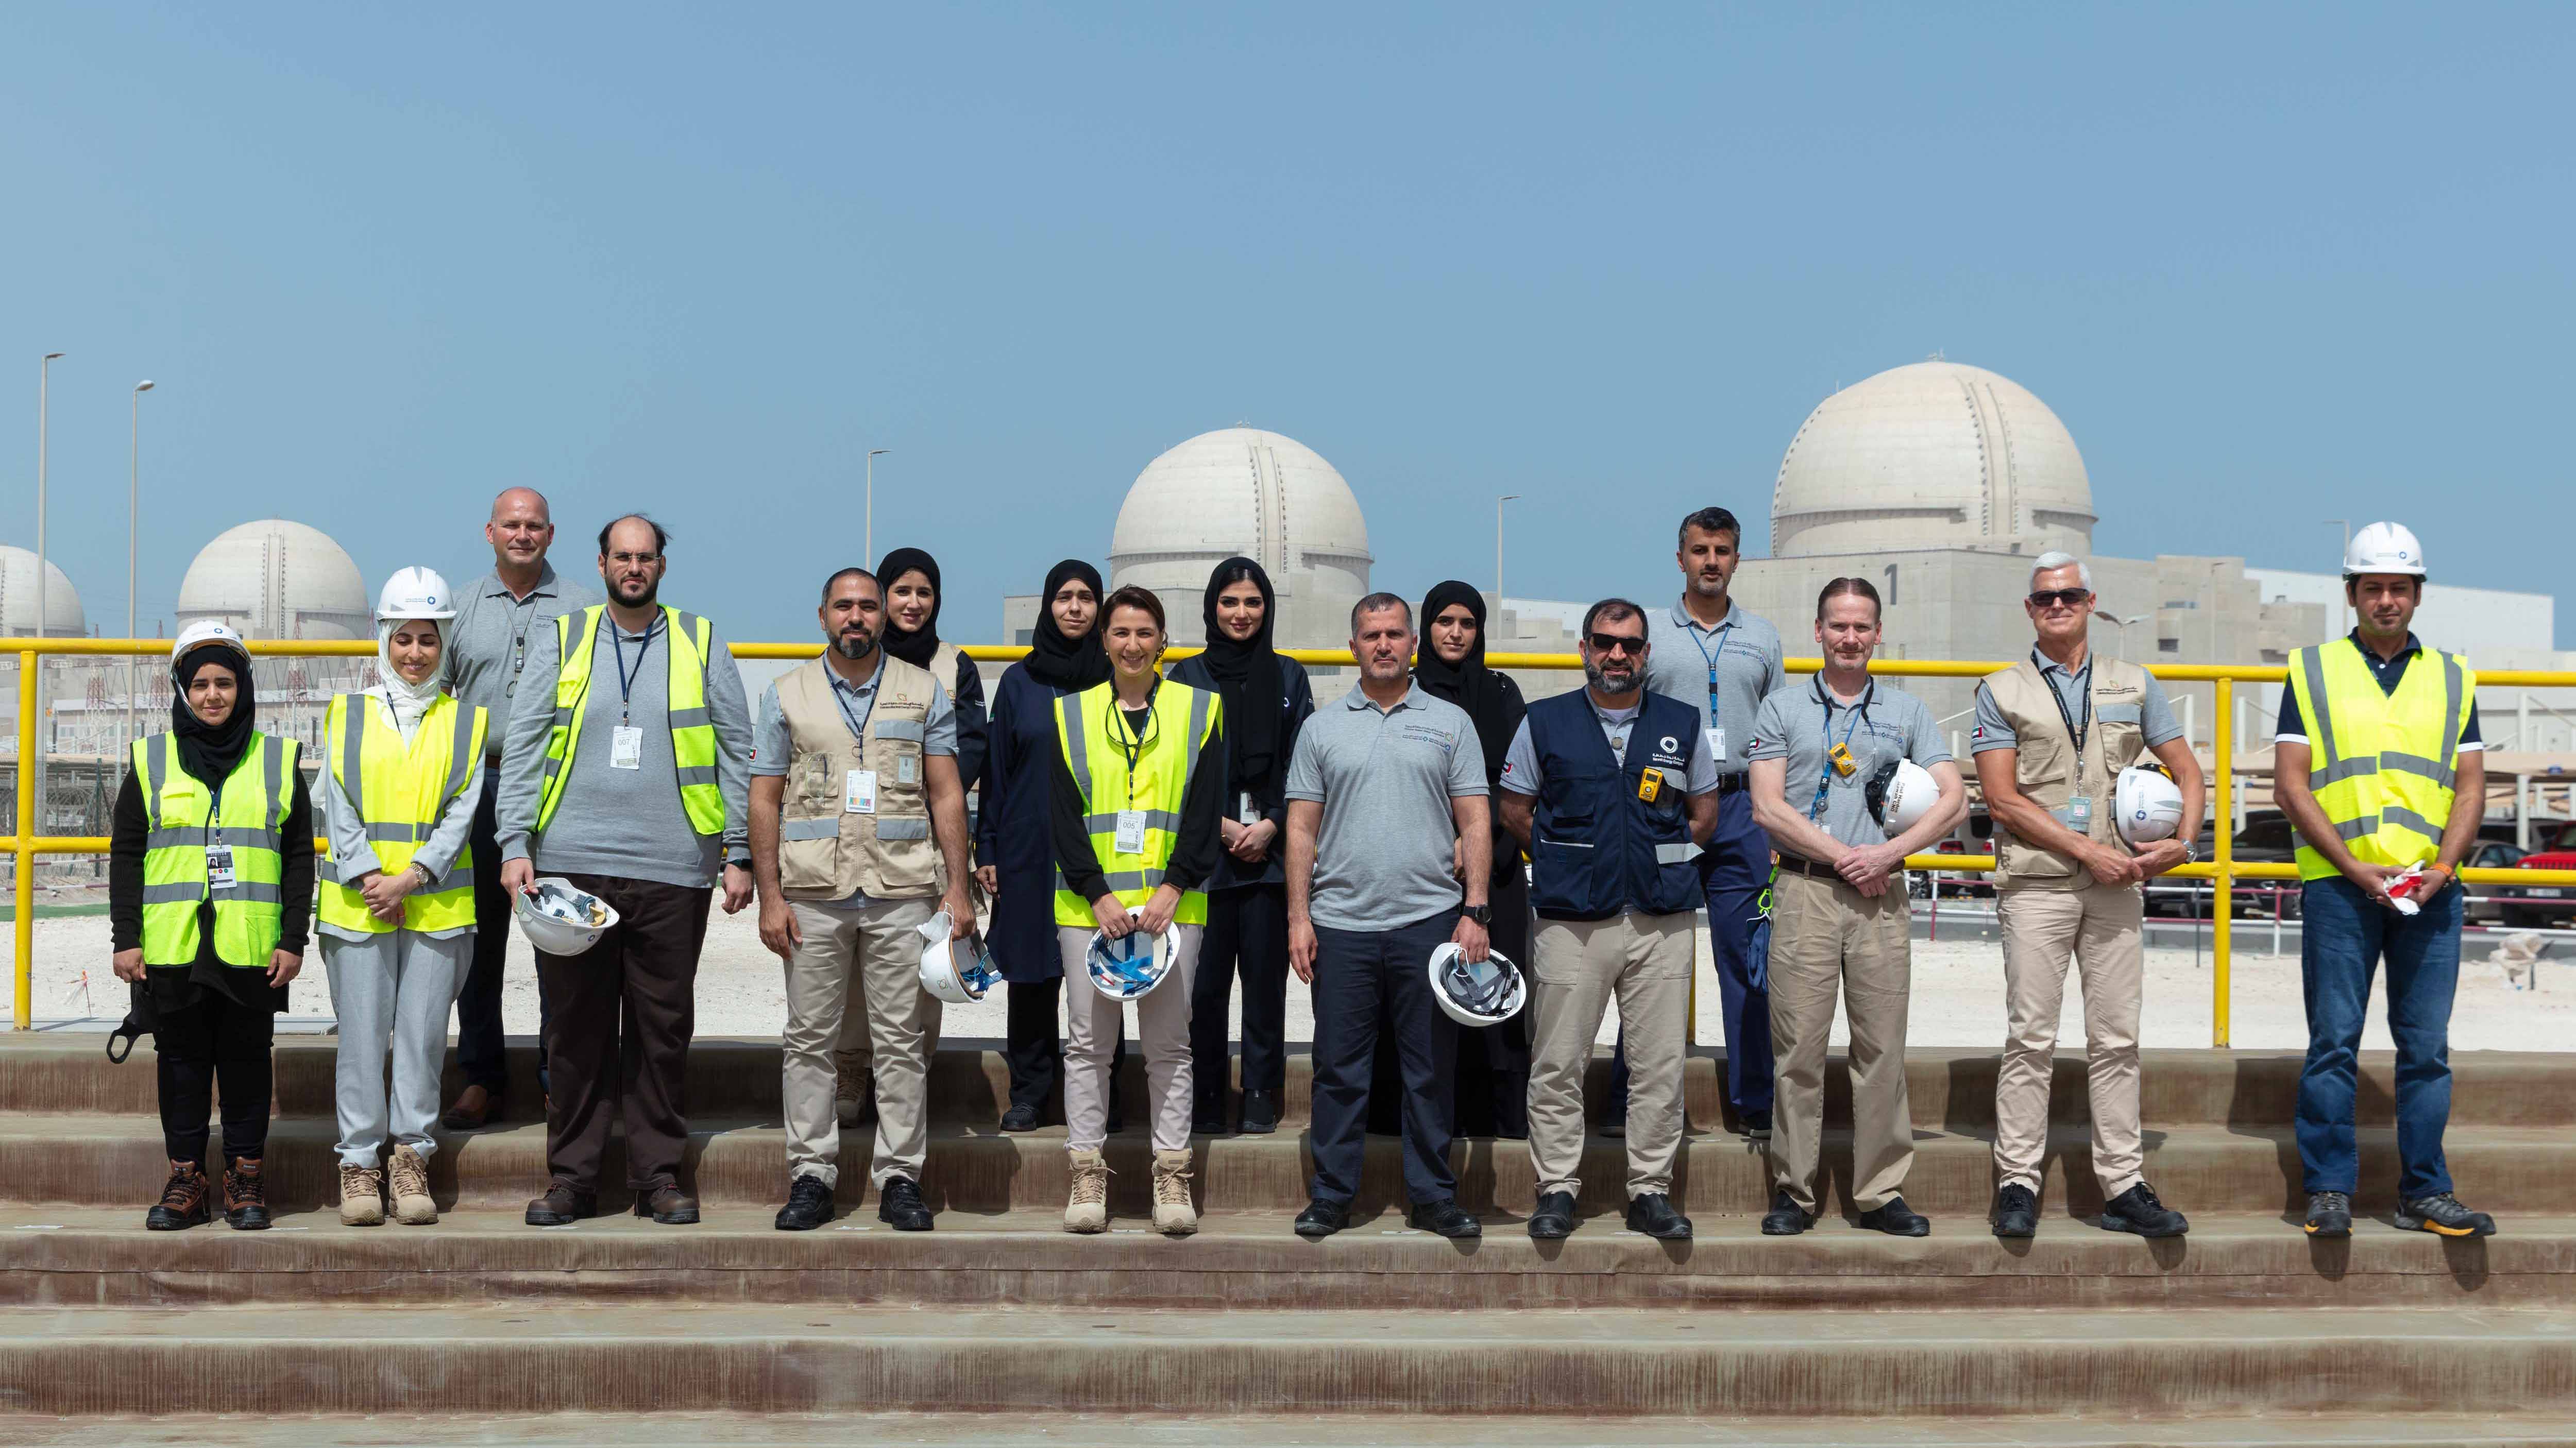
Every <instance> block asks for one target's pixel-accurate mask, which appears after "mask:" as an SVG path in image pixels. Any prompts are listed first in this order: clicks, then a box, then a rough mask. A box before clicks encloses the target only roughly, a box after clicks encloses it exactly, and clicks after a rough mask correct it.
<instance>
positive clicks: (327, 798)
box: [313, 689, 493, 940]
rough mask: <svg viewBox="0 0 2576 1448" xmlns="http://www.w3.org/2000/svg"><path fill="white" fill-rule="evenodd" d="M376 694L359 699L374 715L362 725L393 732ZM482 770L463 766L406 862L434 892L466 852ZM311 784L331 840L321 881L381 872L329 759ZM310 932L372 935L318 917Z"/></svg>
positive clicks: (478, 765) (477, 764) (439, 933)
mask: <svg viewBox="0 0 2576 1448" xmlns="http://www.w3.org/2000/svg"><path fill="white" fill-rule="evenodd" d="M378 693H379V691H377V690H372V689H371V690H369V691H367V692H366V693H364V694H361V695H360V696H359V698H361V699H362V700H364V701H365V704H366V707H367V708H368V709H371V710H373V711H374V712H375V717H374V718H373V719H370V720H368V721H367V724H368V727H370V728H374V729H394V728H397V727H398V726H397V725H396V724H395V723H394V718H393V711H392V710H391V709H389V708H387V707H386V706H385V704H384V701H383V700H382V699H381V698H379V697H378ZM492 728H493V724H492V723H491V721H486V722H485V725H484V729H485V732H486V734H487V735H488V734H489V732H490V731H491V729H492ZM482 769H483V761H482V760H479V759H477V760H475V761H473V762H472V763H470V764H468V765H467V766H466V774H465V787H464V788H463V789H460V790H458V791H457V792H456V793H455V794H453V795H451V796H449V798H448V801H447V803H446V804H444V805H442V806H440V807H439V811H438V823H437V825H436V827H434V828H433V829H431V831H430V832H429V838H428V839H427V840H424V841H422V842H421V847H420V848H419V849H418V850H416V851H414V852H413V854H412V857H411V863H413V864H415V865H418V866H420V867H421V869H422V870H423V871H425V872H427V873H428V875H429V886H430V888H431V889H433V890H434V889H437V888H438V887H439V886H440V885H443V884H445V883H446V881H447V872H448V871H449V870H450V869H452V868H453V867H454V866H455V864H456V857H457V856H458V855H460V854H463V853H464V852H465V841H466V838H467V837H468V836H469V835H471V834H472V833H473V832H474V805H475V801H477V800H478V799H480V798H482V795H483V778H482ZM313 783H314V791H315V793H316V794H318V795H319V796H320V799H319V803H320V804H321V806H322V837H323V838H324V839H327V840H329V841H330V842H331V858H330V859H328V860H325V861H323V862H321V864H320V872H321V875H322V878H323V879H325V880H336V881H339V882H341V883H343V884H350V883H355V882H356V880H357V878H358V877H359V876H360V875H363V874H366V873H367V872H368V871H370V870H381V869H383V868H384V862H383V861H381V860H379V859H377V858H376V847H375V846H374V845H372V844H369V843H368V842H367V822H366V820H365V819H363V818H362V817H360V815H359V814H358V807H357V806H356V805H354V804H351V803H350V802H349V791H348V790H347V789H345V788H343V787H342V786H341V784H340V780H339V776H337V775H335V774H333V773H332V772H331V764H330V761H329V760H324V761H323V763H322V773H321V776H320V777H319V778H317V779H315V780H314V782H313ZM314 928H315V929H317V930H320V931H321V932H322V933H323V934H325V935H337V936H340V937H342V938H344V939H352V940H364V939H368V938H370V936H371V932H366V931H351V930H342V929H340V928H339V927H337V926H335V925H332V924H331V923H330V922H328V921H325V920H322V919H321V918H320V917H319V916H318V915H317V916H316V917H315V924H314ZM473 928H474V927H473V926H471V925H460V926H457V927H456V928H455V929H453V930H432V931H428V932H425V933H426V934H428V935H430V936H431V937H433V938H444V937H446V936H450V935H463V934H464V933H465V932H467V931H469V930H472V929H473Z"/></svg>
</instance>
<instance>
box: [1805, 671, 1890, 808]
mask: <svg viewBox="0 0 2576 1448" xmlns="http://www.w3.org/2000/svg"><path fill="white" fill-rule="evenodd" d="M1877 697H1878V680H1876V679H1872V680H1870V681H1869V687H1868V688H1867V689H1864V690H1862V691H1861V696H1860V702H1859V703H1858V704H1854V705H1850V706H1847V707H1846V708H1844V710H1843V712H1844V713H1845V714H1846V715H1848V716H1850V718H1849V721H1848V722H1847V723H1845V724H1844V725H1843V749H1844V752H1846V753H1848V752H1850V750H1851V737H1852V731H1853V730H1855V729H1857V728H1859V727H1860V723H1861V721H1862V720H1864V719H1866V718H1868V717H1869V704H1870V701H1871V700H1872V699H1875V698H1877ZM1816 702H1817V703H1819V704H1822V705H1824V706H1825V726H1824V738H1825V757H1824V758H1823V759H1822V760H1821V761H1819V762H1818V763H1817V765H1816V802H1815V803H1813V804H1811V805H1809V806H1807V822H1808V823H1810V824H1814V823H1816V822H1818V821H1820V820H1822V819H1823V818H1824V817H1825V792H1826V791H1827V790H1830V789H1832V788H1833V787H1834V702H1833V699H1832V697H1831V696H1830V695H1828V694H1826V692H1825V680H1824V676H1822V675H1818V676H1817V678H1816Z"/></svg>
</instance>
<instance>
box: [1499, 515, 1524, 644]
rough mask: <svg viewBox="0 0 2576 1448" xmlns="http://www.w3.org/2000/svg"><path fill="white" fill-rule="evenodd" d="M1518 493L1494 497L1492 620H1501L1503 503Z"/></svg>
mask: <svg viewBox="0 0 2576 1448" xmlns="http://www.w3.org/2000/svg"><path fill="white" fill-rule="evenodd" d="M1519 499H1520V494H1518V493H1505V494H1503V495H1502V496H1501V497H1498V498H1496V499H1494V622H1495V623H1497V624H1499V623H1501V622H1502V621H1503V505H1504V504H1505V503H1510V502H1517V501H1518V500H1519Z"/></svg>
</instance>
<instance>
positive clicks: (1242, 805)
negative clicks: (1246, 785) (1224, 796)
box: [1234, 789, 1261, 829]
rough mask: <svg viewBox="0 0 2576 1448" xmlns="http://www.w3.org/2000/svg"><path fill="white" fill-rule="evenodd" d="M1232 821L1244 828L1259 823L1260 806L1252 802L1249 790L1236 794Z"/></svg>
mask: <svg viewBox="0 0 2576 1448" xmlns="http://www.w3.org/2000/svg"><path fill="white" fill-rule="evenodd" d="M1234 822H1235V823H1236V824H1239V825H1242V826H1243V827H1245V828H1246V829H1249V828H1251V827H1252V826H1254V825H1257V824H1259V823H1261V806H1259V805H1257V804H1254V803H1253V802H1252V791H1251V790H1248V789H1247V790H1244V791H1242V792H1241V793H1240V794H1238V795H1237V796H1236V803H1235V810H1234Z"/></svg>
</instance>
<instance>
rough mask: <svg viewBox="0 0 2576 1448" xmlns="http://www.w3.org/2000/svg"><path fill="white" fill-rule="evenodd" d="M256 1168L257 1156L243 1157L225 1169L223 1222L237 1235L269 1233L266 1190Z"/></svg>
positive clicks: (258, 1165) (257, 1164)
mask: <svg viewBox="0 0 2576 1448" xmlns="http://www.w3.org/2000/svg"><path fill="white" fill-rule="evenodd" d="M259 1167H260V1159H259V1158H258V1157H255V1156H245V1157H239V1158H236V1159H235V1160H234V1161H233V1163H232V1165H230V1166H227V1167H225V1168H224V1220H225V1221H226V1222H229V1223H231V1224H232V1229H233V1230H234V1231H236V1232H265V1231H267V1230H268V1188H267V1186H266V1184H265V1183H264V1182H263V1181H262V1179H261V1176H260V1169H259Z"/></svg>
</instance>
